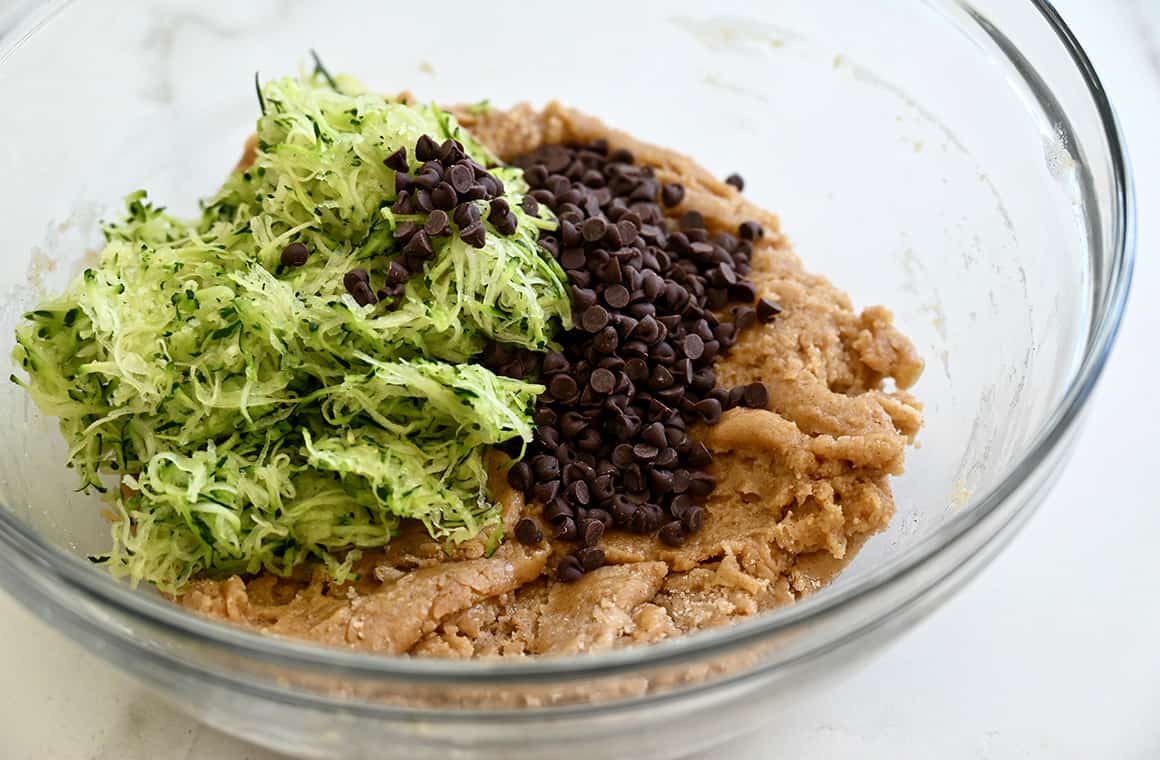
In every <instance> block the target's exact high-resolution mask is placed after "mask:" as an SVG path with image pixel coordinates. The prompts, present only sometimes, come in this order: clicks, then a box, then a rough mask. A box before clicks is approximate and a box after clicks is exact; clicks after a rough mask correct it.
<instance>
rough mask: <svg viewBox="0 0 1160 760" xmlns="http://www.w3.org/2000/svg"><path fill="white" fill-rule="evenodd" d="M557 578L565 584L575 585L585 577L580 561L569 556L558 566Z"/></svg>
mask: <svg viewBox="0 0 1160 760" xmlns="http://www.w3.org/2000/svg"><path fill="white" fill-rule="evenodd" d="M556 577H557V578H558V579H559V580H560V581H562V582H564V583H574V582H576V581H578V580H580V579H581V578H583V577H584V569H583V567H582V566H581V564H580V560H579V559H577V558H576V557H574V556H573V555H571V554H569V555H567V556H566V557H564V558H563V559H562V560H560V564H559V565H557V566H556Z"/></svg>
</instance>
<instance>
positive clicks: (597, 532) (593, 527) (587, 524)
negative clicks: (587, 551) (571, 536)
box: [580, 519, 604, 546]
mask: <svg viewBox="0 0 1160 760" xmlns="http://www.w3.org/2000/svg"><path fill="white" fill-rule="evenodd" d="M603 535H604V523H603V522H601V521H600V520H593V519H588V520H585V521H584V522H583V523H581V525H580V538H581V540H583V541H584V545H585V546H596V544H598V543H600V538H601V536H603Z"/></svg>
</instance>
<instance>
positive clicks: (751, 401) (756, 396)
mask: <svg viewBox="0 0 1160 760" xmlns="http://www.w3.org/2000/svg"><path fill="white" fill-rule="evenodd" d="M742 398H743V399H744V402H745V406H747V407H749V408H750V409H765V408H766V407H767V406H769V391H768V390H767V389H766V387H765V383H750V384H749V385H747V386H745V390H744V395H743V397H742Z"/></svg>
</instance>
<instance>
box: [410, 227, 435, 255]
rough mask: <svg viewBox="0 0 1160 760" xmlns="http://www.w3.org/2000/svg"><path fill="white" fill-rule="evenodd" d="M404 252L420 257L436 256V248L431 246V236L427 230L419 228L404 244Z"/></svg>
mask: <svg viewBox="0 0 1160 760" xmlns="http://www.w3.org/2000/svg"><path fill="white" fill-rule="evenodd" d="M403 253H404V254H411V255H413V256H416V257H418V258H420V259H426V258H430V257H431V256H434V255H435V249H434V248H432V247H431V236H430V235H428V234H427V231H426V230H418V231H417V232H416V233H415V234H414V235H412V236H411V239H410V240H408V241H407V244H406V245H405V246H403Z"/></svg>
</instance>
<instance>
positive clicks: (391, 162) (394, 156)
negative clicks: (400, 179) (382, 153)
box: [383, 147, 411, 172]
mask: <svg viewBox="0 0 1160 760" xmlns="http://www.w3.org/2000/svg"><path fill="white" fill-rule="evenodd" d="M383 164H385V165H386V167H387V168H388V169H394V170H395V171H397V172H405V171H407V170H408V169H410V168H411V167H410V166H408V165H407V149H406V148H405V147H404V148H399V149H398V150H396V151H395V152H393V153H391V155H389V156H387V157H386V158H384V159H383Z"/></svg>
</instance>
